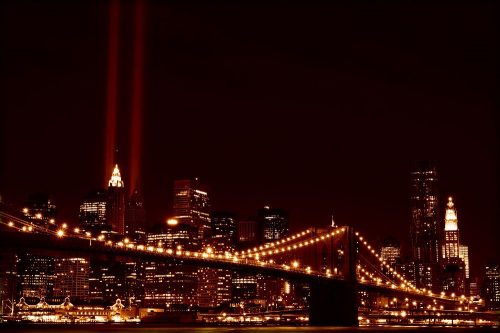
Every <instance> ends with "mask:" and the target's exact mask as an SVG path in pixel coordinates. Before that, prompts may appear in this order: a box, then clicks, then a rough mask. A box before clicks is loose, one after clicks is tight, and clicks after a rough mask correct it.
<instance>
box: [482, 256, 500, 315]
mask: <svg viewBox="0 0 500 333" xmlns="http://www.w3.org/2000/svg"><path fill="white" fill-rule="evenodd" d="M483 290H484V291H483V295H484V298H485V300H486V308H487V309H488V310H493V311H496V310H500V266H499V265H498V264H496V263H495V264H493V263H490V264H488V265H486V266H485V268H484V282H483Z"/></svg>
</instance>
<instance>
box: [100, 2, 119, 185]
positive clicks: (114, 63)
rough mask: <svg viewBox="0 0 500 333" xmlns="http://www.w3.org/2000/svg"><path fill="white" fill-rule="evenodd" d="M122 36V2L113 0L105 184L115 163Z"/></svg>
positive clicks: (110, 19) (111, 6)
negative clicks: (119, 52)
mask: <svg viewBox="0 0 500 333" xmlns="http://www.w3.org/2000/svg"><path fill="white" fill-rule="evenodd" d="M119 35H120V1H119V0H111V2H110V6H109V26H108V74H107V75H108V82H107V95H106V132H105V134H104V135H105V140H106V144H105V146H104V149H105V151H104V154H105V155H104V184H106V183H107V180H108V177H109V174H108V172H109V169H110V168H111V166H112V165H113V164H114V162H115V154H114V153H115V148H116V114H117V109H118V51H119Z"/></svg>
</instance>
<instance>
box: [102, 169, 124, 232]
mask: <svg viewBox="0 0 500 333" xmlns="http://www.w3.org/2000/svg"><path fill="white" fill-rule="evenodd" d="M106 220H107V222H108V223H109V224H110V225H111V230H112V231H114V232H116V233H118V234H121V235H123V234H124V233H125V184H124V183H123V180H122V177H121V175H120V169H119V168H118V164H116V165H115V168H114V170H113V173H112V175H111V179H110V180H109V183H108V202H107V205H106Z"/></svg>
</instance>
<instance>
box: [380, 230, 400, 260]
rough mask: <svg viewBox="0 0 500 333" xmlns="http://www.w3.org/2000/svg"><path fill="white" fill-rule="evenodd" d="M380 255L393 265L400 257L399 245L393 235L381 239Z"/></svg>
mask: <svg viewBox="0 0 500 333" xmlns="http://www.w3.org/2000/svg"><path fill="white" fill-rule="evenodd" d="M380 256H381V257H382V259H383V260H385V261H386V262H387V263H388V264H389V265H391V266H394V264H396V262H399V260H400V258H401V245H400V244H399V242H398V240H397V239H395V238H394V237H387V238H386V239H384V240H383V241H382V247H381V248H380Z"/></svg>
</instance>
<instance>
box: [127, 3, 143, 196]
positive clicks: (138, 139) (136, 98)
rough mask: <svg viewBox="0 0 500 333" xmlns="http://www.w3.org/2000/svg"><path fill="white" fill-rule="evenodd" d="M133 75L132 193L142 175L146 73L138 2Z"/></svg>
mask: <svg viewBox="0 0 500 333" xmlns="http://www.w3.org/2000/svg"><path fill="white" fill-rule="evenodd" d="M133 52H134V53H133V75H132V112H131V117H130V182H129V184H130V186H129V191H130V193H132V191H133V190H134V188H138V187H139V185H140V184H139V178H140V175H141V150H142V149H141V144H142V108H143V105H142V96H143V71H144V68H143V66H144V1H143V0H136V1H135V7H134V50H133Z"/></svg>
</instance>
